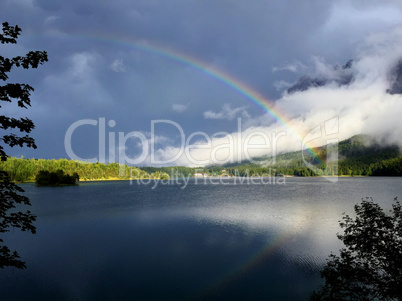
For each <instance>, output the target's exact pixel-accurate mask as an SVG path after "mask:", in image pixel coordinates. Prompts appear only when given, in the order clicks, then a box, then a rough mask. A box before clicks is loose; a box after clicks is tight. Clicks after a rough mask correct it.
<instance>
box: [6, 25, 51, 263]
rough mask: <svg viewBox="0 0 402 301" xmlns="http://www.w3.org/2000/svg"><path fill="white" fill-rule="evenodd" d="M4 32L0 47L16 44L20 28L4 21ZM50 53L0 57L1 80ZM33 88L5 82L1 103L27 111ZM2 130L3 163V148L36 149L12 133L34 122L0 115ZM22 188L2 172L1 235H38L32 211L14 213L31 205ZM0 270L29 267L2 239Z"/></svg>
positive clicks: (28, 139) (28, 128)
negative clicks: (17, 231) (14, 231)
mask: <svg viewBox="0 0 402 301" xmlns="http://www.w3.org/2000/svg"><path fill="white" fill-rule="evenodd" d="M2 25H3V28H2V33H0V42H1V44H9V43H10V44H16V43H17V38H18V36H19V35H20V34H21V28H19V27H18V26H17V25H16V26H10V25H9V24H8V23H7V22H4V23H3V24H2ZM47 61H48V58H47V53H46V52H45V51H30V52H28V53H27V54H26V55H25V56H16V57H13V58H11V59H10V58H5V57H3V56H0V80H1V81H3V82H7V80H8V75H7V73H9V72H10V71H11V70H12V68H14V67H17V68H18V67H22V68H24V69H29V68H37V67H38V66H39V65H41V64H43V63H44V62H47ZM33 90H34V89H33V88H32V87H31V86H30V85H27V84H19V83H5V84H4V85H2V86H0V101H5V102H9V103H11V102H13V101H16V102H17V105H18V107H21V108H25V109H27V108H28V107H29V106H31V101H30V96H31V92H32V91H33ZM0 129H3V130H4V131H5V134H4V135H3V136H2V137H1V138H0V158H1V160H2V161H5V160H7V154H6V152H5V149H4V147H5V146H6V145H8V146H9V147H14V146H20V147H23V146H24V145H25V146H27V147H33V148H36V144H35V141H34V139H33V138H32V137H30V136H28V135H25V136H20V135H17V134H15V133H13V130H18V131H19V132H20V133H30V132H31V130H32V129H34V124H33V122H32V120H30V119H28V118H19V119H17V118H13V117H8V116H5V115H0ZM21 192H23V189H22V188H20V187H19V186H17V185H15V184H14V183H13V182H11V180H10V178H9V176H8V174H7V173H6V172H4V171H0V233H5V232H9V231H10V228H20V229H21V230H22V231H29V232H31V233H35V232H36V228H35V226H34V225H33V222H34V221H35V220H36V217H35V216H34V215H33V214H31V212H30V211H26V212H25V213H23V212H18V211H17V212H15V210H13V209H15V208H16V204H21V205H31V204H30V202H29V199H28V198H27V197H25V196H22V195H20V194H19V193H21ZM0 244H1V245H0V268H4V267H6V266H11V267H16V268H20V269H22V268H25V267H26V265H25V263H24V262H23V261H21V260H20V259H19V258H20V257H19V255H18V253H17V252H16V251H14V252H11V250H10V249H9V248H8V247H7V246H4V245H3V240H2V239H0Z"/></svg>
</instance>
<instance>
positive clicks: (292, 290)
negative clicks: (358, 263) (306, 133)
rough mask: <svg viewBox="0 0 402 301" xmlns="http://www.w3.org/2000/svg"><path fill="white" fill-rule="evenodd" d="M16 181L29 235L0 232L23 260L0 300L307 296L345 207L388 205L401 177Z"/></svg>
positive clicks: (0, 279)
mask: <svg viewBox="0 0 402 301" xmlns="http://www.w3.org/2000/svg"><path fill="white" fill-rule="evenodd" d="M218 182H219V181H214V182H213V183H211V182H210V181H208V180H206V182H204V180H200V179H197V180H195V179H192V180H190V182H189V183H184V180H173V181H169V182H168V181H165V182H154V181H153V182H150V183H146V182H138V181H133V182H132V183H130V182H129V181H111V182H86V183H81V184H80V186H74V187H35V186H34V185H32V184H23V185H22V186H23V188H24V189H25V194H26V195H27V196H29V198H30V200H31V203H32V204H33V206H32V208H30V210H31V211H32V212H34V213H35V214H36V215H37V216H38V220H37V222H36V227H37V234H35V235H32V234H29V233H23V232H20V231H18V230H15V231H12V232H10V233H7V234H6V235H3V237H4V240H5V242H6V244H7V245H8V246H9V247H10V248H12V249H16V250H17V251H18V252H19V253H20V255H21V257H22V259H23V260H24V261H25V262H26V263H27V266H28V268H27V269H26V270H16V269H11V268H6V269H4V270H0V296H1V297H0V298H1V300H193V299H196V300H197V299H199V300H233V299H237V300H242V299H243V300H244V299H247V300H253V299H254V300H260V299H265V300H305V299H306V298H307V297H308V295H309V293H310V292H311V291H312V290H314V289H315V288H317V286H319V285H320V284H321V279H320V276H319V270H320V269H321V268H322V266H323V265H324V264H325V260H326V258H327V257H328V255H329V254H330V253H331V252H335V253H336V252H337V251H338V250H339V248H340V247H342V245H341V244H340V242H339V240H338V239H337V238H336V233H337V232H340V231H341V229H340V228H339V226H338V221H339V220H340V219H341V217H342V213H343V212H347V213H349V214H352V213H353V205H354V204H356V203H358V202H359V201H360V200H361V198H363V197H365V196H372V197H373V198H374V200H375V201H376V202H378V203H380V204H381V206H382V207H383V208H385V209H390V208H391V204H392V201H393V199H394V197H395V196H400V197H401V196H402V185H401V184H402V179H400V178H341V179H339V181H338V182H337V183H331V182H328V181H326V180H325V179H322V178H286V179H281V180H280V182H279V183H278V181H275V182H273V181H270V182H269V181H268V180H266V179H265V180H264V181H263V183H261V181H258V179H255V180H253V182H250V181H249V182H244V183H242V184H241V183H240V182H239V180H238V179H225V180H224V183H218Z"/></svg>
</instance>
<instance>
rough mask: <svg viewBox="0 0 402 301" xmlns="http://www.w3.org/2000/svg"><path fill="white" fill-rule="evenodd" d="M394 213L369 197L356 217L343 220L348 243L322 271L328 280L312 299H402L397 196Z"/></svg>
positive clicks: (401, 225)
mask: <svg viewBox="0 0 402 301" xmlns="http://www.w3.org/2000/svg"><path fill="white" fill-rule="evenodd" d="M392 207H393V209H392V210H391V211H390V214H389V215H388V214H385V213H384V211H383V209H382V208H381V207H380V206H379V205H378V204H375V203H374V202H373V200H372V199H370V198H366V199H364V200H362V203H361V204H357V205H355V213H356V218H355V219H353V218H352V217H350V216H349V215H345V216H344V217H343V221H341V222H340V226H341V228H343V229H344V234H343V235H339V234H338V238H339V239H340V240H342V242H343V243H344V244H345V248H342V249H341V250H340V255H339V256H337V255H334V254H331V255H330V257H329V259H328V261H327V264H326V266H325V267H324V269H323V270H322V271H321V277H322V278H324V279H325V284H324V285H323V286H322V287H321V288H320V290H318V291H316V292H314V293H313V294H312V295H311V298H310V300H402V289H401V288H402V210H401V205H400V203H399V202H398V200H397V199H396V198H395V203H394V204H393V206H392Z"/></svg>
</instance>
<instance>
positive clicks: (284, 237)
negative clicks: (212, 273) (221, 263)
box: [201, 231, 295, 295]
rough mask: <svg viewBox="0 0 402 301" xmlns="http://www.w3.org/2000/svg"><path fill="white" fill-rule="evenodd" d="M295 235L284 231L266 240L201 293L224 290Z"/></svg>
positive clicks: (207, 293)
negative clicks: (260, 246) (258, 248)
mask: <svg viewBox="0 0 402 301" xmlns="http://www.w3.org/2000/svg"><path fill="white" fill-rule="evenodd" d="M294 236H295V233H293V232H291V231H284V232H282V233H280V234H279V235H277V236H276V237H274V238H272V239H270V240H268V241H267V243H266V244H265V245H264V246H263V247H262V248H261V249H260V250H259V251H258V252H256V253H255V254H253V255H252V256H250V257H248V258H247V259H246V260H244V261H242V262H240V263H239V264H237V265H236V266H234V267H233V268H232V269H230V270H229V271H228V272H226V273H225V275H223V276H221V277H219V280H217V281H212V285H211V286H210V287H208V288H205V289H203V291H202V292H201V294H202V295H209V294H212V295H214V294H216V293H219V292H220V291H222V290H224V289H225V288H226V287H227V286H228V285H230V283H233V282H234V281H238V280H240V279H241V278H242V277H244V276H245V275H247V273H249V272H250V271H252V270H253V269H254V268H255V267H258V266H260V265H261V264H262V263H263V262H264V260H266V258H268V257H269V256H270V255H271V254H273V253H275V252H276V251H277V250H278V249H280V248H281V247H282V246H283V244H284V243H286V242H288V241H290V240H291V239H292V238H293V237H294Z"/></svg>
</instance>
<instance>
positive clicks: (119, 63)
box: [110, 59, 127, 72]
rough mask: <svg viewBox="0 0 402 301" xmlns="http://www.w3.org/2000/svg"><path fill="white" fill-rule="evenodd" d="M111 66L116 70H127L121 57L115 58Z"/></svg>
mask: <svg viewBox="0 0 402 301" xmlns="http://www.w3.org/2000/svg"><path fill="white" fill-rule="evenodd" d="M110 68H111V69H112V70H113V71H114V72H126V71H127V68H126V66H125V65H124V64H123V60H120V59H115V60H114V61H113V63H112V64H111V65H110Z"/></svg>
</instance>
